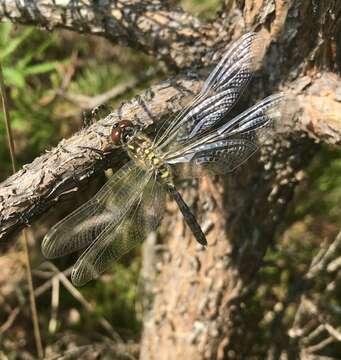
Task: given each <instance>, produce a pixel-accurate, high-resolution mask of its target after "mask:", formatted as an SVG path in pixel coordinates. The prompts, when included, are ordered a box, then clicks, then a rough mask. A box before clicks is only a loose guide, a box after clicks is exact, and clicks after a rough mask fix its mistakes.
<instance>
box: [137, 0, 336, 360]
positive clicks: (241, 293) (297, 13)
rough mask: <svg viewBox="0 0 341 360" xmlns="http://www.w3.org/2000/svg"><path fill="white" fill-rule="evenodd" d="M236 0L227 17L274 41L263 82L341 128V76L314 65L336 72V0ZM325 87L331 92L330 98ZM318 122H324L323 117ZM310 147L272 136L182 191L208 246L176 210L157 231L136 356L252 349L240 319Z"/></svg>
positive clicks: (237, 354)
mask: <svg viewBox="0 0 341 360" xmlns="http://www.w3.org/2000/svg"><path fill="white" fill-rule="evenodd" d="M231 3H233V4H232V5H231ZM237 3H240V2H227V5H226V10H228V9H230V13H227V14H226V17H229V15H230V14H231V13H232V11H239V12H240V13H241V14H242V17H243V20H244V23H245V25H246V26H245V27H246V29H247V30H249V29H250V28H254V27H256V28H257V29H262V30H264V31H266V32H267V34H268V36H269V37H270V36H271V38H272V41H273V42H272V45H271V47H270V48H269V51H268V53H267V55H266V56H265V59H266V60H265V67H264V70H263V71H264V73H266V77H265V79H266V80H265V82H264V85H263V88H266V87H268V88H274V87H281V86H290V87H291V89H293V88H294V91H293V92H294V93H296V94H297V95H298V94H301V93H302V92H303V93H306V94H309V95H308V96H309V101H306V100H307V99H303V98H300V96H301V95H300V96H298V101H299V102H300V104H301V106H302V108H304V107H305V108H306V109H305V112H304V113H305V114H311V116H310V117H309V119H308V118H306V121H307V122H308V123H310V125H311V128H314V129H315V130H316V129H317V127H314V125H313V123H312V122H314V119H316V118H320V116H322V119H324V120H326V119H327V118H328V115H327V113H328V110H327V107H328V108H329V110H330V112H329V117H331V116H332V114H334V120H335V122H334V124H335V126H337V127H338V125H336V123H338V124H340V117H339V115H337V114H340V112H339V111H340V110H341V108H340V104H339V103H337V101H336V100H337V99H336V97H337V96H336V91H337V88H338V86H340V79H339V78H338V77H337V76H334V75H333V74H327V73H322V74H321V72H320V71H321V70H322V69H330V70H332V71H336V70H339V66H340V64H338V63H337V61H336V60H337V59H338V57H339V55H340V42H337V41H339V39H338V36H339V35H338V32H337V29H340V24H341V21H340V20H341V18H340V15H341V14H340V11H341V6H340V4H339V3H337V2H335V1H334V2H333V1H324V2H317V1H316V2H311V1H308V0H307V1H275V3H274V2H272V1H266V0H264V1H251V0H250V1H247V0H246V1H245V2H243V5H242V6H237ZM321 3H323V4H321ZM232 9H233V10H232ZM269 9H271V11H269ZM332 14H333V15H332ZM246 29H245V30H246ZM266 29H271V30H270V31H269V30H266ZM293 80H294V81H293ZM265 84H268V85H267V86H266V85H265ZM327 84H328V85H327ZM333 84H334V85H333ZM256 86H257V84H256ZM327 89H328V90H327ZM331 89H333V90H331ZM303 90H304V91H303ZM325 90H327V91H328V92H329V91H330V90H331V93H329V94H328V95H327V96H326V97H324V94H326V93H325V92H324V91H325ZM317 99H319V100H317ZM322 99H323V100H322ZM320 101H322V102H323V104H324V105H323V106H322V104H319V102H320ZM330 101H331V102H330ZM313 103H314V104H315V105H313ZM331 103H333V105H331ZM328 104H330V105H331V107H329V105H328ZM308 108H309V109H310V110H308ZM317 108H319V109H320V110H321V109H322V108H323V114H321V113H320V115H318V112H320V110H318V111H317V112H316V111H315V110H316V109H317ZM313 109H314V110H313ZM315 116H316V117H315ZM322 119H321V120H322ZM320 124H321V126H324V125H323V124H324V122H323V121H321V123H320ZM327 132H329V131H327ZM331 132H333V131H331ZM334 134H335V133H334ZM339 135H340V134H339ZM339 135H337V136H336V138H334V136H331V137H333V138H334V140H333V141H332V142H336V143H338V144H340V137H339ZM317 138H319V139H320V140H321V137H320V136H318V137H317ZM330 139H331V138H330ZM316 151H317V146H316V145H314V144H313V142H312V141H309V140H307V139H304V136H303V134H302V136H297V138H296V139H294V137H292V136H291V138H290V139H286V140H285V139H276V141H275V142H274V143H272V144H271V145H269V146H268V147H266V148H264V149H263V151H262V155H261V161H260V162H259V163H258V164H252V165H251V164H250V162H249V163H247V165H246V166H245V167H243V168H242V169H240V170H239V171H237V172H236V173H234V174H232V175H231V176H226V177H225V178H221V179H212V178H205V179H201V180H200V181H199V183H198V186H197V188H196V191H186V195H187V199H188V200H189V202H190V203H193V204H194V206H195V207H196V208H197V209H198V212H197V213H198V216H199V218H200V219H201V223H202V224H203V225H204V227H205V226H206V227H207V228H208V231H207V238H208V247H207V249H206V250H202V249H201V248H200V247H198V246H197V244H196V243H195V241H194V239H193V237H192V235H191V233H190V232H189V231H188V229H187V228H186V226H185V225H184V223H183V221H182V219H181V216H180V215H178V214H177V213H176V212H174V213H173V214H172V216H173V218H174V226H172V227H171V229H172V231H171V232H168V233H167V230H166V229H165V228H164V229H163V230H164V231H163V235H164V236H163V238H164V239H166V243H167V247H168V252H169V256H164V257H163V258H162V259H161V266H160V264H159V267H158V274H157V275H156V276H154V281H155V284H154V286H153V291H152V295H153V296H154V301H153V306H152V308H151V310H150V311H148V313H147V314H146V320H145V323H144V334H143V339H142V349H141V359H148V360H150V359H158V360H163V359H191V360H195V359H227V358H246V356H247V355H249V353H248V346H249V345H248V344H246V343H245V339H244V336H243V326H242V325H243V324H242V323H241V319H242V313H243V308H244V307H245V302H246V299H247V296H249V295H250V291H249V290H250V288H251V286H252V279H253V276H254V275H255V273H256V272H257V271H258V270H259V268H260V266H261V265H262V259H263V256H264V254H265V252H266V249H267V247H268V246H269V244H271V242H272V241H273V239H274V234H275V232H276V230H277V229H278V226H279V225H280V223H281V220H282V219H283V217H284V214H285V210H286V208H287V206H288V204H289V203H290V199H291V198H292V195H293V191H294V189H295V187H296V185H297V184H298V182H299V181H300V179H301V177H302V170H303V169H304V168H305V167H306V166H307V165H308V164H309V161H310V160H311V158H312V155H313V154H314V152H316ZM250 165H251V166H250ZM199 209H200V210H199ZM166 226H167V228H168V226H169V224H166ZM152 278H153V277H152ZM149 288H151V286H150V285H149Z"/></svg>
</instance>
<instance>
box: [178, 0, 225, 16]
mask: <svg viewBox="0 0 341 360" xmlns="http://www.w3.org/2000/svg"><path fill="white" fill-rule="evenodd" d="M180 3H181V6H182V7H183V8H184V9H185V10H186V11H189V12H191V13H193V14H194V15H196V16H198V17H199V18H202V19H204V20H205V19H210V18H213V17H214V15H215V14H216V12H217V11H219V10H220V9H221V1H220V0H210V1H207V0H180Z"/></svg>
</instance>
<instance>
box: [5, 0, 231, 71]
mask: <svg viewBox="0 0 341 360" xmlns="http://www.w3.org/2000/svg"><path fill="white" fill-rule="evenodd" d="M4 20H10V21H11V22H14V23H20V24H25V25H36V26H41V27H43V28H46V29H48V30H54V29H58V28H64V29H70V30H73V31H78V32H80V33H86V34H92V35H100V36H104V37H106V38H107V39H109V40H110V41H112V42H114V43H118V44H121V45H124V46H130V47H132V48H135V49H138V50H142V51H144V52H146V53H148V54H151V55H154V56H156V57H157V58H158V59H162V60H164V61H165V62H166V64H167V65H168V66H170V67H173V68H183V67H188V66H191V65H193V63H194V62H195V61H198V60H199V61H200V59H201V57H202V56H203V57H204V56H205V55H206V54H207V49H208V48H210V47H212V45H213V44H214V43H216V42H217V41H218V40H219V39H223V38H224V36H225V39H224V41H225V42H226V39H227V37H226V32H225V31H222V30H223V29H220V31H219V32H218V28H217V29H216V27H215V26H212V25H209V24H202V23H201V22H200V21H199V20H198V19H197V18H195V17H194V16H193V15H191V14H188V13H186V12H184V11H183V10H182V9H181V8H180V7H178V6H175V5H174V4H171V3H170V2H168V1H161V0H142V1H141V0H117V1H106V0H99V1H81V0H76V1H74V0H69V1H53V0H38V1H28V0H22V1H15V0H0V21H4Z"/></svg>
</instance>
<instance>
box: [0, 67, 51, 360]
mask: <svg viewBox="0 0 341 360" xmlns="http://www.w3.org/2000/svg"><path fill="white" fill-rule="evenodd" d="M0 92H1V97H2V107H3V110H4V117H5V125H6V132H7V140H8V148H9V152H10V156H11V163H12V170H13V174H14V173H15V172H16V161H15V153H14V140H13V134H12V129H11V122H10V116H9V112H8V103H7V97H6V90H5V83H4V78H3V72H2V66H1V64H0ZM22 234H23V236H22V245H23V248H24V252H25V262H26V274H27V283H28V290H29V298H30V307H31V314H32V323H33V329H34V339H35V343H36V347H37V354H38V357H39V358H40V359H42V358H43V357H44V351H43V345H42V341H41V335H40V329H39V321H38V313H37V305H36V301H35V297H34V289H33V281H32V269H31V260H30V254H29V251H28V238H27V230H26V229H25V228H24V229H23V232H22Z"/></svg>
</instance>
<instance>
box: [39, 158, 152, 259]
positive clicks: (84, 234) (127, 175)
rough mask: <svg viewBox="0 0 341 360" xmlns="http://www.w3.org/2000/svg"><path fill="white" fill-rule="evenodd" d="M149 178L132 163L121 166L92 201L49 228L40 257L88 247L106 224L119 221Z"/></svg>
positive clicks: (55, 255)
mask: <svg viewBox="0 0 341 360" xmlns="http://www.w3.org/2000/svg"><path fill="white" fill-rule="evenodd" d="M149 176H150V175H148V174H146V173H145V172H144V171H143V170H141V169H140V168H138V167H137V166H136V165H135V164H134V162H133V161H130V162H128V163H127V164H126V165H124V166H123V167H122V168H121V169H119V170H118V171H117V172H116V173H115V174H114V175H113V176H112V177H111V178H110V179H109V180H108V182H107V183H106V184H105V185H104V186H103V187H102V188H101V190H99V192H98V193H97V194H96V195H95V196H94V197H93V198H92V199H90V200H89V201H88V202H86V203H85V204H84V205H82V206H81V207H80V208H78V209H77V210H75V211H74V212H72V213H71V214H70V215H69V216H67V217H66V218H64V219H63V220H61V221H60V222H59V223H57V224H56V225H54V226H53V227H52V228H51V230H50V231H49V232H48V233H47V235H46V236H45V238H44V240H43V242H42V252H43V254H44V256H45V257H47V258H55V257H59V256H63V255H66V254H70V253H72V252H74V251H77V250H80V249H83V248H85V247H86V246H88V245H89V244H90V243H92V242H93V241H94V239H96V237H97V236H98V235H99V234H100V233H101V232H102V231H104V230H105V229H106V228H107V227H108V226H109V224H111V226H112V224H116V223H117V222H119V221H120V220H121V218H122V216H123V215H124V214H125V213H126V212H127V210H128V209H129V208H130V207H131V206H132V203H133V202H134V200H136V199H137V197H138V196H140V194H141V191H142V189H143V186H144V185H145V184H146V183H147V180H148V177H149Z"/></svg>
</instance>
